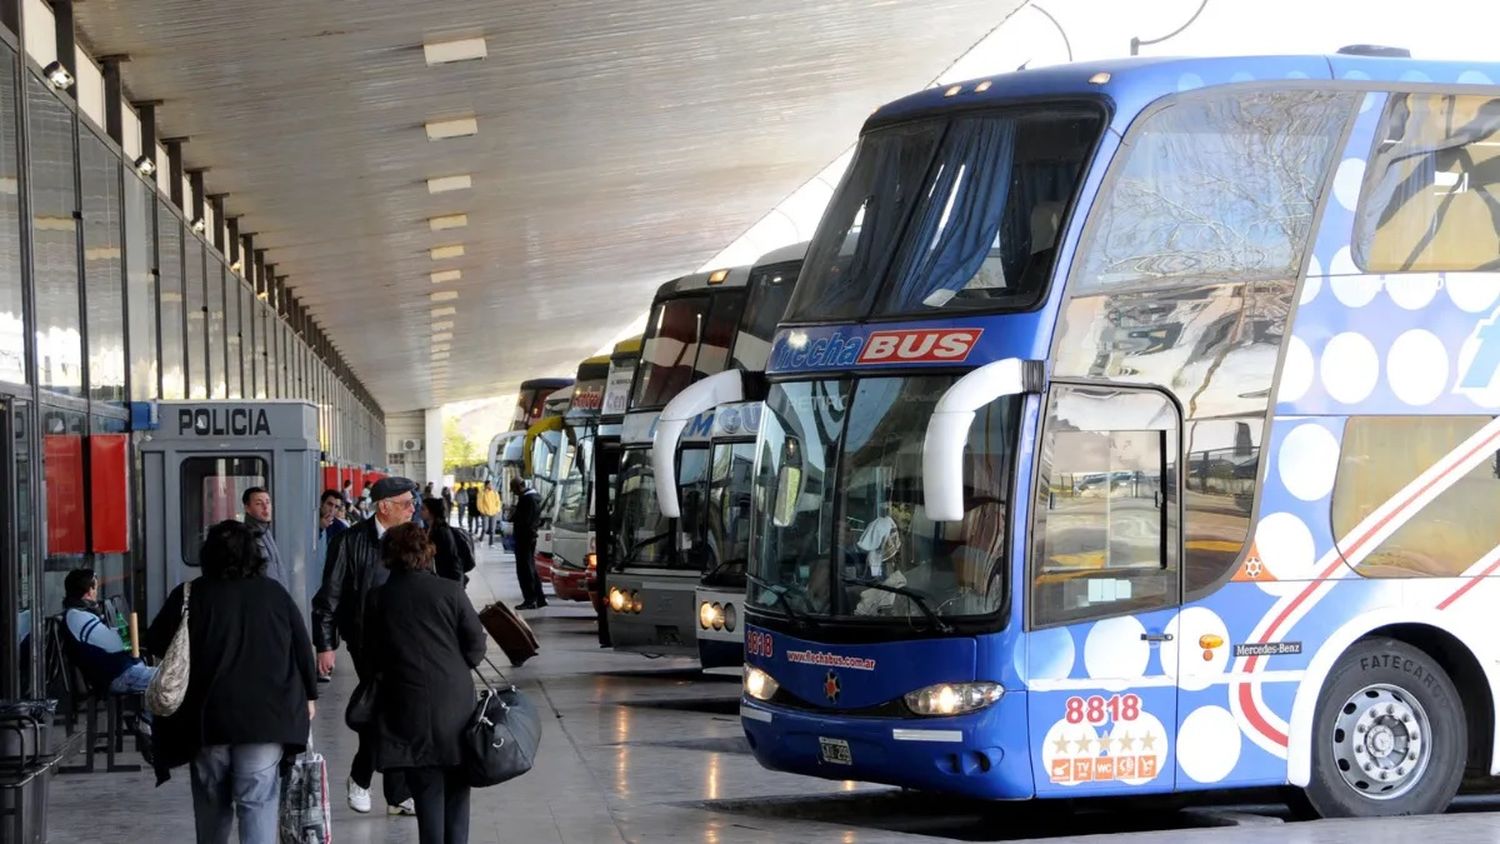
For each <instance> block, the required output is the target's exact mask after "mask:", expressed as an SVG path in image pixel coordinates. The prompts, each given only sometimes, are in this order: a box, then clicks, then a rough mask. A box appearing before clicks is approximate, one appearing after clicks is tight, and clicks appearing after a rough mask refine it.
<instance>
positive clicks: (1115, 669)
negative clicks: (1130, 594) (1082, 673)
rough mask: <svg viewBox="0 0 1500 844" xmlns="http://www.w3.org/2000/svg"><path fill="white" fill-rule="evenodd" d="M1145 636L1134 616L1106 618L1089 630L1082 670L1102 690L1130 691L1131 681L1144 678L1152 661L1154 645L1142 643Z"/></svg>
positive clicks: (1084, 646)
mask: <svg viewBox="0 0 1500 844" xmlns="http://www.w3.org/2000/svg"><path fill="white" fill-rule="evenodd" d="M1145 633H1146V628H1145V627H1144V626H1142V625H1141V622H1140V620H1139V619H1137V618H1136V617H1135V616H1133V615H1126V616H1121V617H1119V618H1107V619H1105V620H1103V621H1100V622H1097V623H1095V624H1094V626H1093V627H1091V628H1089V635H1088V638H1087V639H1085V640H1084V642H1083V667H1084V668H1085V669H1087V670H1088V672H1089V676H1090V677H1092V678H1094V679H1095V680H1098V681H1099V686H1100V688H1104V689H1108V690H1110V691H1113V692H1117V691H1121V690H1123V689H1125V688H1127V687H1129V685H1130V678H1132V677H1141V676H1144V675H1145V673H1146V665H1147V664H1148V663H1150V661H1151V645H1150V643H1149V642H1145V641H1143V640H1142V639H1141V637H1142V636H1144V635H1145Z"/></svg>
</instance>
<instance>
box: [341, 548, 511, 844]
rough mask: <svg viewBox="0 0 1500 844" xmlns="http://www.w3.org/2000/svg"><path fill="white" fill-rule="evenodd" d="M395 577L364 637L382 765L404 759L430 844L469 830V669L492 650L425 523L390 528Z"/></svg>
mask: <svg viewBox="0 0 1500 844" xmlns="http://www.w3.org/2000/svg"><path fill="white" fill-rule="evenodd" d="M381 552H382V556H383V560H384V563H385V566H386V568H388V569H390V573H391V574H390V578H389V579H388V580H387V581H386V582H385V583H384V584H383V585H381V586H380V587H378V588H376V589H375V590H374V591H372V592H371V593H370V599H369V609H368V614H367V615H366V616H365V630H366V637H367V638H366V647H367V649H368V652H369V654H370V659H371V662H372V663H373V664H374V665H375V666H376V671H377V672H378V678H379V679H378V680H377V682H376V684H375V687H376V689H377V691H376V692H375V706H374V710H375V711H374V715H373V719H372V720H373V724H372V726H370V727H369V735H370V736H371V737H372V738H374V740H375V741H374V747H375V768H376V770H379V771H381V772H382V773H384V772H386V771H390V770H395V769H402V770H403V771H404V773H405V774H406V782H407V785H409V786H410V787H411V793H412V798H413V800H414V801H415V803H416V808H417V836H418V840H419V841H421V842H422V844H465V842H467V841H468V840H469V782H468V778H467V777H466V776H465V774H464V770H463V767H462V766H463V762H464V755H463V745H462V741H461V738H462V733H463V731H464V727H465V726H466V724H467V723H468V721H469V718H470V716H471V715H472V714H473V711H474V700H475V693H474V681H473V679H472V676H471V675H470V673H469V671H470V669H472V668H473V667H474V666H477V665H478V664H479V663H480V661H481V660H483V659H484V652H485V647H486V639H485V633H484V628H483V627H482V626H481V625H480V623H479V615H478V613H476V612H475V611H474V605H473V604H472V603H470V602H469V597H468V596H467V595H465V594H464V590H463V587H462V586H461V585H459V584H458V583H456V582H454V581H452V580H448V579H446V578H442V577H438V576H437V575H436V574H435V573H434V572H433V555H434V549H433V546H432V542H431V540H430V539H428V537H427V533H426V531H424V530H423V529H422V528H421V527H419V526H418V525H415V524H402V525H397V526H396V527H393V528H391V529H390V530H388V531H386V534H385V538H384V539H383V540H382V542H381Z"/></svg>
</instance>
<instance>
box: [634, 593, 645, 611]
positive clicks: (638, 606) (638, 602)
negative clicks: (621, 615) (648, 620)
mask: <svg viewBox="0 0 1500 844" xmlns="http://www.w3.org/2000/svg"><path fill="white" fill-rule="evenodd" d="M644 606H645V604H644V603H642V601H641V593H639V592H637V591H635V590H634V589H632V590H630V611H631V612H633V613H639V612H640V611H641V608H642V607H644Z"/></svg>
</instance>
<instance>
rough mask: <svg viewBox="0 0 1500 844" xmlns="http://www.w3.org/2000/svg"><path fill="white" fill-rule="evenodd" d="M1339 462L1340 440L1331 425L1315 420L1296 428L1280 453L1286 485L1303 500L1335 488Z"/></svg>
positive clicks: (1278, 463) (1280, 471) (1280, 470)
mask: <svg viewBox="0 0 1500 844" xmlns="http://www.w3.org/2000/svg"><path fill="white" fill-rule="evenodd" d="M1338 464H1339V442H1338V440H1337V439H1335V438H1334V436H1333V434H1331V433H1329V432H1328V429H1326V428H1324V427H1323V426H1321V425H1318V424H1315V423H1312V422H1305V423H1303V424H1301V425H1298V426H1297V427H1295V428H1293V429H1292V430H1291V432H1290V433H1288V434H1287V435H1286V438H1285V439H1284V440H1282V441H1281V450H1280V451H1279V452H1278V453H1277V455H1276V471H1277V473H1278V474H1280V476H1281V484H1282V486H1285V487H1286V490H1287V492H1290V493H1291V494H1292V495H1295V496H1296V497H1298V498H1300V499H1302V500H1303V501H1317V500H1318V499H1320V498H1323V497H1325V496H1327V495H1328V493H1329V492H1332V491H1333V477H1334V475H1335V474H1336V473H1337V471H1338Z"/></svg>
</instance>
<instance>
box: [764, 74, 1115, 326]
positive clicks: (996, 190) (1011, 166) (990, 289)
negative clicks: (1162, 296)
mask: <svg viewBox="0 0 1500 844" xmlns="http://www.w3.org/2000/svg"><path fill="white" fill-rule="evenodd" d="M1102 127H1103V116H1102V114H1101V112H1100V111H1099V110H1098V109H1097V108H1092V107H1089V106H1085V105H1075V104H1061V105H1053V106H1050V107H1048V108H1047V109H1045V110H1042V109H1038V108H1033V107H1017V108H1009V109H1000V110H996V111H990V112H982V113H977V114H965V115H962V116H957V117H951V118H950V117H943V118H932V119H929V120H922V121H917V122H913V123H905V124H902V125H899V126H892V127H889V128H884V129H877V130H875V131H872V132H870V133H869V134H867V135H866V136H865V137H864V139H863V140H861V141H860V146H859V151H858V152H857V154H856V155H855V157H854V161H853V162H852V163H851V164H850V167H849V170H848V172H847V173H846V174H845V175H844V178H843V181H842V182H840V184H839V187H838V190H837V191H835V193H834V196H833V199H832V200H831V201H830V202H829V206H828V210H827V212H825V214H824V216H823V221H822V223H821V224H820V225H819V227H818V232H817V234H816V235H815V236H814V237H813V240H812V244H811V245H810V246H809V248H808V253H807V265H806V267H805V268H804V270H803V273H802V276H801V279H800V281H799V283H798V285H797V288H796V292H795V294H794V295H793V297H792V301H791V304H790V305H789V307H788V314H787V318H788V319H789V320H793V321H829V320H847V319H856V318H859V317H863V316H868V315H870V314H871V313H872V311H873V312H874V313H877V314H882V315H932V314H937V313H946V312H952V311H956V310H966V309H967V310H972V309H989V310H1000V309H1005V308H1024V307H1027V306H1030V305H1031V304H1033V303H1034V302H1035V301H1036V299H1037V297H1038V296H1039V295H1041V293H1042V292H1043V291H1044V290H1045V288H1046V283H1047V279H1048V277H1049V276H1050V275H1051V271H1052V265H1053V260H1054V257H1055V253H1056V250H1057V245H1058V241H1059V239H1060V237H1061V233H1062V226H1063V223H1064V221H1065V219H1066V216H1067V211H1068V208H1069V206H1070V205H1071V203H1072V199H1073V195H1074V193H1075V192H1076V191H1075V189H1076V187H1077V185H1078V182H1079V179H1080V177H1081V175H1082V173H1083V165H1084V162H1085V161H1087V160H1088V157H1089V155H1090V153H1091V152H1092V150H1093V148H1094V145H1095V143H1096V141H1097V140H1098V137H1099V133H1100V132H1101V131H1102Z"/></svg>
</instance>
